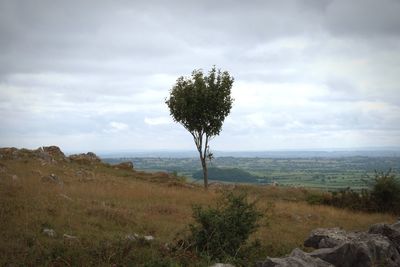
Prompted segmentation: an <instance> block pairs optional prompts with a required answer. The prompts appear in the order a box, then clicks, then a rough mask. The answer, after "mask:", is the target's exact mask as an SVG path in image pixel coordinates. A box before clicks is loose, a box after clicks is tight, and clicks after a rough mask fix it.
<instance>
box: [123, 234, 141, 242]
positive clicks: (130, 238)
mask: <svg viewBox="0 0 400 267" xmlns="http://www.w3.org/2000/svg"><path fill="white" fill-rule="evenodd" d="M138 237H139V236H138V235H137V234H133V235H131V234H128V235H126V236H125V240H129V241H135V240H136V239H137V238H138Z"/></svg>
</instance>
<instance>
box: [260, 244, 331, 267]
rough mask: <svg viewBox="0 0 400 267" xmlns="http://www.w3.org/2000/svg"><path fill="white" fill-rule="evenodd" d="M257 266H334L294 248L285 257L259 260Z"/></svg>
mask: <svg viewBox="0 0 400 267" xmlns="http://www.w3.org/2000/svg"><path fill="white" fill-rule="evenodd" d="M256 266H257V267H334V266H333V265H331V264H330V263H328V262H326V261H323V260H321V259H319V258H316V257H311V256H310V255H309V254H308V253H305V252H303V251H302V250H300V249H298V248H295V249H294V250H293V251H292V253H290V255H289V256H287V257H285V258H267V260H266V261H264V262H259V263H257V265H256Z"/></svg>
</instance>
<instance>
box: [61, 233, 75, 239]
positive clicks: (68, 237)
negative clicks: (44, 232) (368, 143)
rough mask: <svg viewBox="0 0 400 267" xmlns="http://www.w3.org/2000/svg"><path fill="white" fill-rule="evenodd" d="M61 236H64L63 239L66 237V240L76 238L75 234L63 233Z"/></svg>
mask: <svg viewBox="0 0 400 267" xmlns="http://www.w3.org/2000/svg"><path fill="white" fill-rule="evenodd" d="M63 238H64V239H68V240H76V239H78V237H77V236H73V235H67V234H64V235H63Z"/></svg>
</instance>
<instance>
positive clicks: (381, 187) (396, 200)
mask: <svg viewBox="0 0 400 267" xmlns="http://www.w3.org/2000/svg"><path fill="white" fill-rule="evenodd" d="M371 197H372V200H373V201H374V202H375V203H376V206H377V207H378V209H379V211H384V212H388V211H391V212H397V213H398V212H399V211H400V183H399V182H398V181H397V180H396V178H395V175H394V173H392V170H389V171H387V172H386V173H384V172H376V173H375V184H374V185H373V187H372V191H371Z"/></svg>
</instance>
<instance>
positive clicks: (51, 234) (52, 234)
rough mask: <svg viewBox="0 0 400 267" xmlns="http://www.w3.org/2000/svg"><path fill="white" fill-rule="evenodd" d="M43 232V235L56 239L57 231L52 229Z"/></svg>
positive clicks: (45, 229)
mask: <svg viewBox="0 0 400 267" xmlns="http://www.w3.org/2000/svg"><path fill="white" fill-rule="evenodd" d="M42 232H43V234H45V235H47V236H49V237H56V236H57V234H56V231H54V230H53V229H50V228H44V229H43V231H42Z"/></svg>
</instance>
